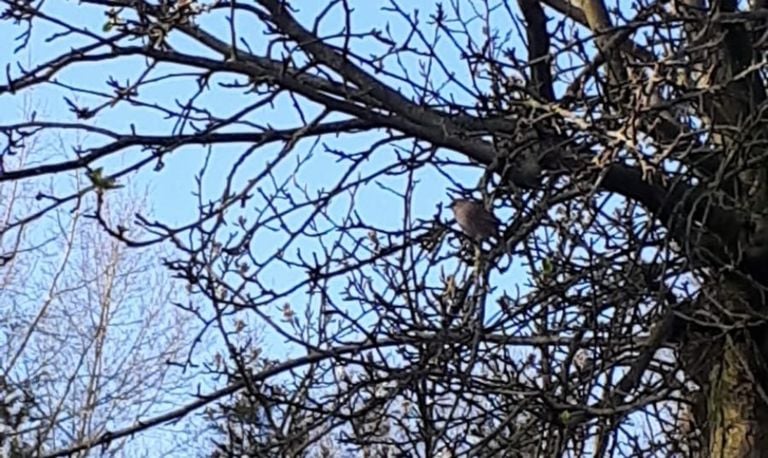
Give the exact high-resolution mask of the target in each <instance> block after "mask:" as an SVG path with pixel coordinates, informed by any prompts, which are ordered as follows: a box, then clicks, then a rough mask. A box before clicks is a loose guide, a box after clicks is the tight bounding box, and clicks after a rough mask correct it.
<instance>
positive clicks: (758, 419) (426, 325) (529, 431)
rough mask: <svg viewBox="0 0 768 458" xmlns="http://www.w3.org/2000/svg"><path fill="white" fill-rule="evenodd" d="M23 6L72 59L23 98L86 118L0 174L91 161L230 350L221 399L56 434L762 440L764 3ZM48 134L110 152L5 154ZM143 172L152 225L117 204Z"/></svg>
mask: <svg viewBox="0 0 768 458" xmlns="http://www.w3.org/2000/svg"><path fill="white" fill-rule="evenodd" d="M3 3H4V4H5V6H6V9H5V12H4V13H3V18H4V19H6V20H7V22H6V24H11V23H15V24H16V26H17V27H18V29H19V30H20V31H21V34H20V35H19V38H18V40H17V43H18V46H19V47H20V48H24V47H29V46H43V47H44V49H45V50H46V54H45V57H37V58H36V59H35V60H34V61H33V62H32V63H31V64H30V65H18V66H17V65H14V66H9V67H8V70H7V72H6V73H7V81H6V82H5V83H4V84H3V85H0V94H8V95H7V96H6V98H8V97H11V94H23V93H25V92H27V91H29V90H31V89H33V88H37V89H38V90H45V91H50V92H46V94H49V95H50V97H51V99H53V98H54V96H55V97H56V100H62V104H65V105H62V106H66V108H67V109H68V110H69V114H67V115H61V116H58V115H57V116H53V117H49V118H45V119H43V118H40V119H37V118H36V119H32V120H31V121H26V122H24V121H19V120H11V121H9V122H8V123H5V124H3V125H2V126H1V127H0V131H1V132H3V134H4V135H5V149H4V151H3V159H4V163H3V166H4V167H3V169H2V175H0V180H2V181H3V182H7V183H30V182H32V183H34V182H35V180H38V179H40V178H41V177H46V176H67V175H69V174H73V173H76V172H83V171H88V176H89V177H90V181H91V183H90V187H88V188H87V189H86V191H87V194H88V195H93V197H94V198H95V202H94V203H93V204H92V205H90V206H89V207H88V209H89V213H88V214H89V215H90V216H92V217H94V218H95V219H96V221H98V223H99V225H100V227H101V229H102V230H103V231H104V232H105V233H108V234H109V235H111V236H112V237H113V238H115V239H116V240H119V241H120V242H121V243H122V244H124V245H125V246H127V247H132V248H139V247H146V246H150V245H154V244H161V243H162V244H164V245H166V246H169V247H172V248H173V250H174V251H173V253H172V254H171V255H170V256H169V257H168V258H167V259H164V260H163V262H164V265H165V266H166V267H167V268H168V269H169V270H170V272H172V273H173V274H174V275H175V276H177V277H179V278H180V279H183V280H184V281H185V282H187V283H188V289H189V291H190V293H191V294H192V296H193V297H194V298H195V300H196V301H197V302H196V304H201V303H203V304H205V306H188V305H185V304H177V305H178V306H179V308H180V309H183V310H186V311H188V312H190V313H191V314H193V315H194V316H196V317H197V318H198V319H199V320H200V323H201V324H202V325H203V331H204V332H201V333H200V334H196V336H195V337H194V338H193V342H198V341H199V339H200V336H211V335H215V336H216V339H217V346H216V347H215V348H220V349H221V351H220V352H218V353H215V352H214V354H213V355H210V359H209V360H208V361H207V362H206V365H205V366H202V367H203V371H202V372H201V374H200V375H205V374H206V373H207V374H209V375H214V376H215V377H213V378H212V379H211V380H214V381H215V382H212V383H214V384H215V383H219V385H218V386H216V388H215V389H213V390H212V391H210V392H209V393H208V394H205V395H201V397H200V398H199V399H197V400H195V401H193V402H189V403H185V404H183V405H180V406H177V407H176V408H174V409H170V410H169V411H168V412H167V413H165V414H163V415H159V416H157V417H154V418H150V419H148V420H145V421H143V422H140V423H137V424H135V425H132V426H130V425H126V426H124V427H118V428H116V429H115V430H113V431H110V432H109V433H108V434H107V433H104V434H101V435H98V434H97V435H95V436H93V437H91V439H90V440H73V441H72V443H71V445H70V447H69V448H66V449H64V450H62V451H60V453H62V454H63V453H66V452H69V451H74V450H84V449H87V448H89V447H92V446H93V445H96V444H99V445H101V444H108V443H110V442H111V441H113V440H114V439H115V438H116V437H126V436H129V435H131V434H133V433H136V432H138V431H143V430H147V429H150V428H153V427H155V426H157V425H159V424H162V423H163V422H166V421H168V420H175V419H179V418H181V417H182V416H184V415H186V414H188V413H190V412H194V411H197V410H203V409H205V408H206V406H208V405H209V404H213V403H216V406H217V407H211V406H209V407H207V408H208V415H209V418H210V419H211V421H213V422H214V423H215V424H216V425H217V427H218V428H219V431H221V432H223V433H224V434H222V435H221V439H219V440H217V441H216V446H215V447H216V449H217V452H216V453H220V454H224V455H226V454H231V453H251V454H255V455H258V454H266V455H273V454H283V455H292V456H296V455H307V456H312V455H313V454H314V455H318V456H323V454H325V455H326V456H327V454H328V453H331V452H330V451H329V450H331V449H332V450H333V451H334V452H333V453H338V454H341V453H349V454H353V455H354V454H358V455H359V454H363V455H371V456H373V455H376V454H385V453H390V454H396V453H401V454H405V455H414V456H440V455H442V456H478V455H480V456H494V455H496V456H515V455H516V454H517V455H519V456H549V455H552V456H561V455H578V456H582V455H596V456H613V455H617V456H618V455H622V454H630V453H633V454H637V455H648V454H656V455H661V456H666V455H673V454H686V455H702V456H728V457H737V456H762V455H764V454H765V453H766V452H764V450H768V443H767V442H768V434H766V427H768V422H767V421H766V418H768V415H767V413H768V410H767V409H768V404H767V403H766V401H768V397H766V394H765V389H764V381H765V375H766V374H765V358H764V352H765V350H764V349H765V348H766V344H767V342H765V339H764V336H765V323H764V316H765V297H764V286H765V283H766V282H768V270H766V268H765V266H766V265H768V263H767V261H768V258H767V256H768V249H767V248H768V247H767V245H766V244H767V243H768V234H766V230H768V224H766V215H768V213H766V202H768V200H767V199H766V192H767V191H766V189H767V188H766V183H767V181H766V180H768V178H767V177H766V155H765V154H764V148H765V140H766V139H765V132H766V129H765V126H764V120H763V110H764V107H765V87H764V76H765V75H764V72H765V69H764V65H763V64H764V48H765V42H766V39H765V37H766V30H768V29H766V24H765V19H766V17H768V16H766V13H767V12H768V9H766V8H765V5H763V3H761V2H759V1H756V2H754V3H753V4H750V5H740V4H738V3H737V2H733V1H725V0H723V1H713V2H711V3H705V2H703V1H701V2H699V1H694V0H692V1H689V2H685V1H670V2H653V1H645V0H640V1H637V2H633V3H632V4H626V3H616V4H608V3H605V2H604V1H603V0H582V1H580V2H578V3H566V2H561V1H559V0H541V1H539V0H518V2H517V3H514V2H509V1H501V0H499V1H495V2H492V1H484V0H464V1H462V0H456V1H452V2H448V3H435V4H434V5H433V6H432V7H430V8H427V6H426V5H425V6H423V7H422V9H420V10H419V9H416V8H414V7H413V6H411V4H410V3H409V2H400V3H398V2H396V1H395V0H390V1H381V2H378V3H374V2H371V1H366V2H352V1H345V0H338V1H331V2H327V3H326V4H323V5H315V6H311V5H308V4H303V3H302V4H299V2H285V1H279V0H254V1H239V2H228V1H210V2H205V1H176V2H173V1H160V2H146V1H136V0H83V1H82V2H81V3H80V4H79V5H78V6H75V5H67V6H65V7H62V6H57V7H54V6H51V5H48V4H44V5H36V4H33V3H31V2H28V1H25V0H5V1H3ZM4 27H10V25H8V26H4ZM39 34H45V40H43V37H40V38H39V39H37V41H35V40H36V38H37V37H38V35H39ZM35 43H37V44H35ZM57 113H58V111H57ZM51 132H67V133H71V132H80V133H88V134H89V135H90V140H89V142H87V143H85V144H82V145H81V146H78V147H75V148H72V152H71V153H69V154H68V155H67V157H65V158H63V159H60V158H56V159H53V160H44V161H41V162H40V163H35V164H34V165H29V166H19V167H13V166H11V165H7V163H6V162H5V158H8V157H11V156H13V155H14V154H18V153H17V151H18V149H19V148H21V147H22V145H23V144H25V143H26V142H29V141H32V140H33V139H34V138H36V136H38V135H42V134H46V133H51ZM73 144H74V143H73ZM143 180H147V181H152V182H153V183H154V184H155V186H156V187H155V193H154V194H153V196H152V197H153V200H154V202H153V203H154V205H155V206H156V208H158V210H157V212H155V215H153V216H149V215H148V214H147V212H143V213H144V214H139V215H137V217H136V218H135V219H134V220H133V221H131V224H130V225H129V224H127V223H120V224H117V223H116V222H115V221H113V220H110V219H109V218H108V217H107V215H106V208H107V205H108V202H109V201H110V199H112V198H113V196H115V195H119V194H120V193H121V192H123V190H122V189H118V188H117V187H118V186H120V185H121V184H123V183H124V182H132V183H134V182H135V183H138V182H142V181H143ZM448 190H450V191H451V193H452V194H453V196H452V197H457V196H458V195H460V194H464V195H473V196H474V197H475V198H477V199H481V200H482V201H483V202H484V204H485V205H487V206H488V208H492V209H495V211H496V214H497V216H498V217H499V219H500V220H501V221H502V222H503V223H504V224H503V228H502V233H503V236H502V238H503V239H504V240H503V243H501V244H496V245H494V246H489V245H488V244H486V245H484V247H479V246H477V245H476V244H473V243H472V241H471V240H468V239H467V238H466V237H464V236H463V234H461V233H460V232H459V231H458V230H457V228H456V227H455V225H451V224H450V223H451V221H450V216H451V214H450V212H449V211H448V209H447V205H448V200H449V199H450V198H449V197H448V196H447V195H446V191H448ZM187 191H189V192H190V193H189V194H187ZM84 194H85V192H70V191H66V190H59V189H55V190H53V191H52V192H50V193H47V194H44V195H41V196H40V199H39V200H38V201H37V202H36V203H35V204H34V206H33V208H32V209H30V210H29V211H28V212H23V213H20V214H15V215H14V216H13V219H12V223H11V224H9V225H8V226H7V227H6V228H5V230H6V231H13V230H15V229H16V228H18V227H21V226H25V225H29V224H32V223H33V222H37V221H38V220H39V219H40V218H41V217H42V216H43V215H46V214H48V213H49V212H51V211H54V210H56V209H59V208H71V207H73V206H75V207H78V206H79V205H81V203H82V202H83V196H84ZM190 196H191V197H190ZM129 226H130V227H129ZM21 249H23V247H19V248H18V249H17V251H18V250H21ZM255 330H258V332H256V331H255ZM195 349H198V350H199V349H200V347H199V346H196V347H193V348H192V349H190V354H194V353H195ZM192 361H193V359H192V358H190V359H189V360H188V362H189V364H190V367H191V364H192ZM233 395H234V399H232V396H233ZM329 438H330V440H331V441H332V443H327V442H326V441H327V440H329Z"/></svg>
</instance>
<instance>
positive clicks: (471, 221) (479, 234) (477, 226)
mask: <svg viewBox="0 0 768 458" xmlns="http://www.w3.org/2000/svg"><path fill="white" fill-rule="evenodd" d="M450 208H451V210H453V216H454V217H455V218H456V222H458V223H459V227H461V230H462V231H463V232H464V233H465V234H466V235H467V236H469V237H470V238H472V239H474V240H475V241H477V242H482V241H483V240H486V239H488V238H490V237H497V238H498V234H499V224H500V223H499V220H498V219H497V218H496V217H495V216H494V215H493V213H491V212H489V211H488V210H486V209H485V207H484V206H483V204H482V203H481V202H479V201H477V200H469V199H456V200H454V201H453V202H452V203H451V206H450Z"/></svg>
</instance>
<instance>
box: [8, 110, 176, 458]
mask: <svg viewBox="0 0 768 458" xmlns="http://www.w3.org/2000/svg"><path fill="white" fill-rule="evenodd" d="M23 102H24V103H23V105H22V106H21V107H20V108H22V110H20V111H21V113H22V114H24V115H26V117H27V118H31V117H32V116H33V115H32V113H42V112H43V110H44V109H45V107H44V106H37V107H36V109H34V108H35V105H34V104H33V102H31V101H30V98H26V99H24V101H23ZM39 105H42V104H39ZM66 142H67V139H65V138H55V137H53V136H45V135H42V136H36V137H35V138H34V139H32V141H29V142H25V144H24V145H23V147H22V148H21V149H20V150H18V151H16V154H15V155H13V156H12V157H11V156H5V157H4V158H3V159H4V161H3V163H4V165H5V166H6V167H8V168H21V167H26V166H29V165H30V164H32V163H35V162H40V161H45V160H55V158H56V157H59V158H61V157H62V156H63V155H65V154H66V153H62V152H61V146H62V145H65V144H66ZM67 149H68V148H67ZM70 177H71V178H72V180H71V181H70V180H57V179H42V180H39V181H37V182H36V183H35V184H36V185H37V186H34V185H29V184H28V183H18V182H4V183H2V184H0V196H2V198H0V213H1V214H2V215H3V220H2V223H0V224H1V225H2V227H4V228H7V229H6V231H5V232H4V233H3V238H2V239H1V240H0V250H2V254H3V256H4V263H3V267H2V291H1V292H0V298H1V299H0V301H1V302H2V305H0V310H2V315H1V316H2V318H0V355H1V356H0V374H2V375H0V393H2V394H0V399H2V401H0V445H2V446H3V447H7V448H6V449H4V452H5V453H4V454H3V453H0V454H3V456H42V455H43V454H45V453H46V452H47V451H51V450H55V449H57V448H62V447H64V446H66V445H69V444H71V443H72V442H78V443H79V442H87V441H88V440H89V438H91V437H94V436H99V435H102V434H103V433H104V432H105V431H107V430H108V429H110V428H112V425H114V424H122V423H126V422H129V423H130V422H134V421H136V420H137V418H139V417H142V416H146V415H148V414H151V413H153V412H157V411H158V409H160V408H161V406H162V405H163V403H164V402H167V401H166V400H167V399H169V398H171V397H175V396H177V393H175V392H176V391H177V390H179V389H180V388H181V387H182V386H185V385H186V383H185V380H184V377H183V375H182V374H181V373H180V372H179V371H174V368H173V367H172V366H169V365H168V362H169V361H174V360H177V359H179V358H182V357H183V355H184V352H185V351H187V348H188V345H189V343H190V341H191V337H189V336H188V335H187V333H188V332H189V328H188V327H187V324H188V323H189V320H187V319H185V318H184V316H183V315H181V313H179V312H178V311H176V310H174V309H169V308H168V306H167V305H168V302H169V301H172V300H174V298H177V297H180V296H182V295H181V294H180V291H181V292H183V289H182V290H180V291H179V288H178V285H176V288H174V285H173V284H172V281H171V280H170V279H169V278H168V275H167V273H166V272H163V271H162V270H159V269H158V268H157V267H156V264H157V263H156V261H155V260H154V258H156V257H158V256H161V255H162V251H161V250H159V249H158V248H159V247H151V248H146V249H143V250H132V249H129V248H128V247H126V246H125V245H124V244H122V243H120V242H119V241H118V240H116V239H114V238H112V237H110V236H109V234H107V233H105V232H104V231H102V230H100V228H99V226H98V224H97V222H96V221H95V220H93V219H91V218H89V217H88V214H87V213H88V212H87V211H85V209H86V208H88V205H89V201H92V202H95V197H96V196H93V195H88V194H87V193H86V192H84V188H85V187H86V186H89V185H90V180H88V178H87V177H86V176H84V175H83V174H81V173H77V174H73V175H71V176H70ZM67 188H69V189H71V190H72V191H73V192H76V193H79V194H80V195H81V197H80V199H81V200H80V206H74V207H72V208H69V209H63V208H58V209H52V210H51V211H49V212H46V213H45V214H41V215H39V216H38V218H37V222H36V224H34V225H32V224H29V225H28V224H18V223H19V222H18V220H17V219H16V218H17V217H18V215H20V214H24V212H28V211H32V212H33V211H34V205H33V204H31V202H35V201H40V200H41V199H44V197H43V196H51V195H54V194H55V193H56V192H57V190H61V189H67ZM130 194H131V195H126V196H116V197H117V198H112V199H111V200H110V202H109V205H103V206H102V209H103V210H104V212H103V215H104V216H105V218H107V219H108V220H110V221H120V220H124V219H126V217H128V218H130V216H131V215H132V214H133V213H134V212H135V211H136V210H138V209H146V208H147V205H146V199H145V197H143V196H141V195H140V194H138V193H137V192H136V191H135V190H132V191H131V192H130ZM36 196H37V198H35V197H36ZM126 197H128V198H129V199H131V200H126ZM126 442H127V441H126V439H116V440H115V441H114V442H113V443H112V444H111V446H110V450H111V452H112V453H129V454H133V453H135V452H136V451H137V450H139V448H138V446H137V447H135V448H128V449H125V448H124V447H123V446H124V445H125V444H126ZM154 448H155V449H156V450H157V449H158V448H157V447H154ZM22 452H23V453H22ZM13 453H17V455H13Z"/></svg>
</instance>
